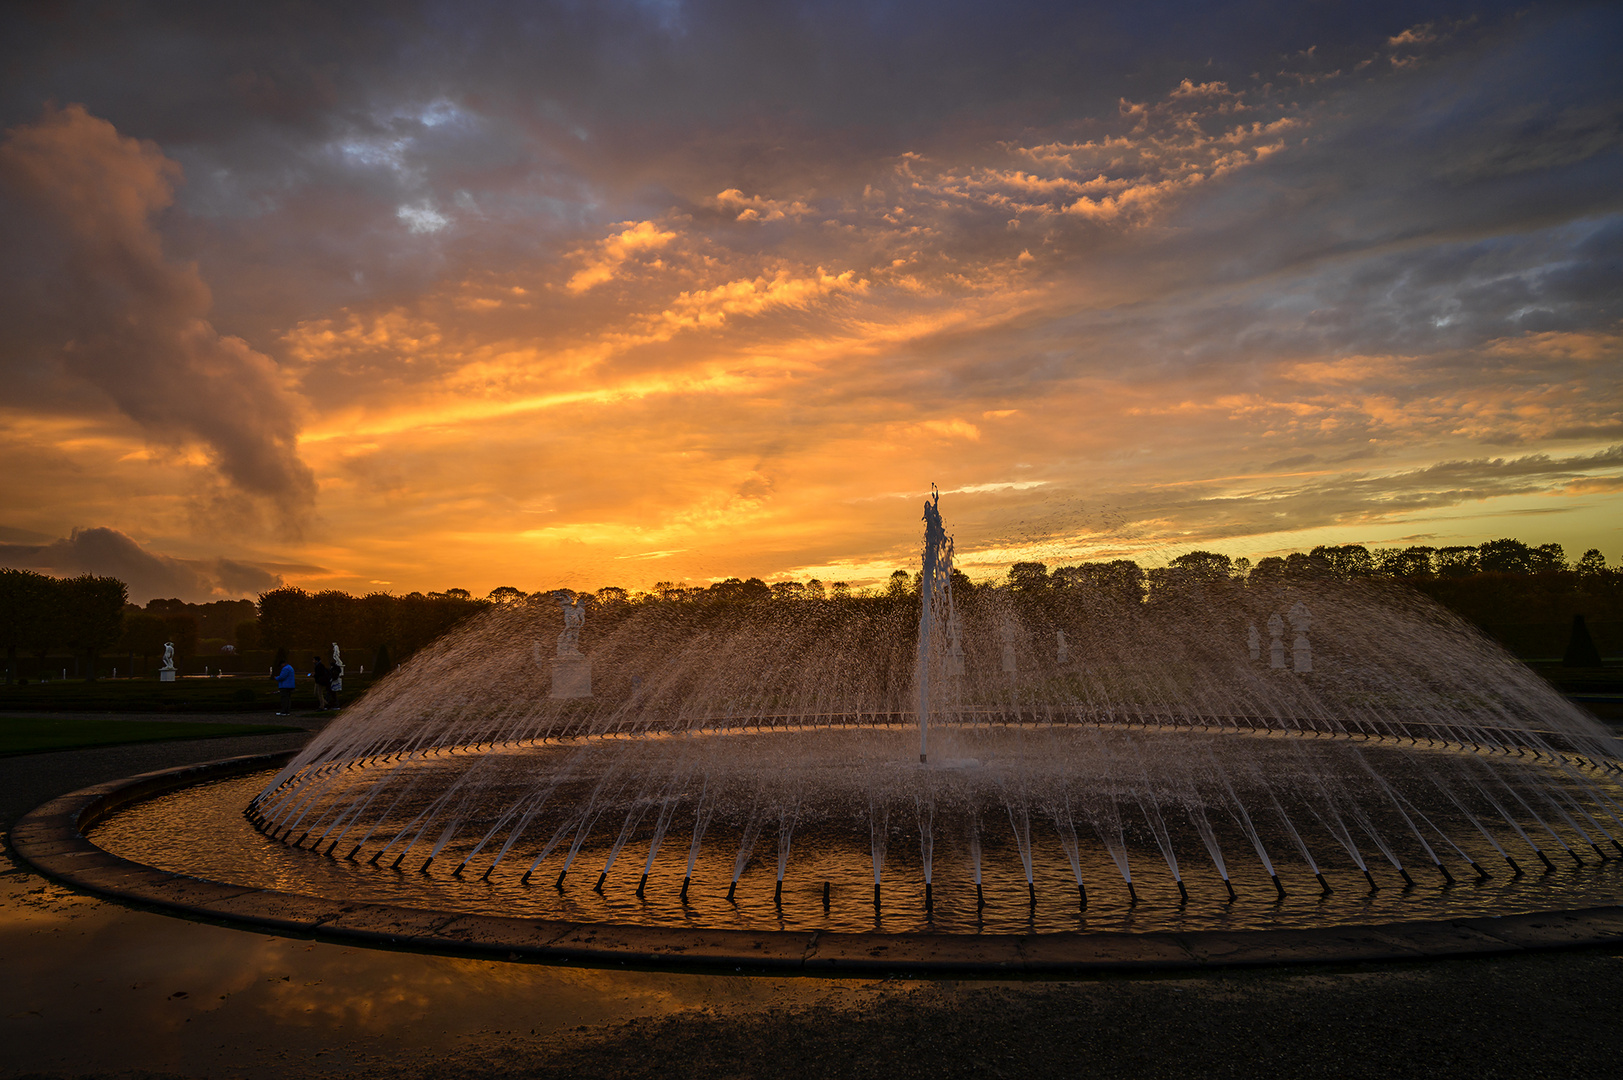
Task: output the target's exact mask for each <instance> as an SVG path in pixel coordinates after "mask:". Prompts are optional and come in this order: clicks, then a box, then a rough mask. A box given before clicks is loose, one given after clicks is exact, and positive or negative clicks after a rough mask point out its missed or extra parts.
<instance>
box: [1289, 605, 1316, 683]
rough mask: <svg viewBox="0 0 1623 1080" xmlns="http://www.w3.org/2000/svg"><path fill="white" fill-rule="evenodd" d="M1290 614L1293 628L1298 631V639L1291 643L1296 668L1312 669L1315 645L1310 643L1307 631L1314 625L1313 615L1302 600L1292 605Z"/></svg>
mask: <svg viewBox="0 0 1623 1080" xmlns="http://www.w3.org/2000/svg"><path fill="white" fill-rule="evenodd" d="M1289 614H1290V620H1291V629H1292V630H1294V631H1296V640H1295V641H1293V642H1292V643H1291V657H1292V659H1293V660H1294V661H1295V663H1296V670H1297V671H1312V670H1313V646H1312V645H1310V644H1309V643H1308V640H1307V631H1308V627H1310V626H1312V625H1313V616H1312V615H1310V614H1309V613H1308V610H1307V605H1305V604H1303V603H1302V602H1301V601H1300V600H1298V601H1296V603H1294V604H1292V605H1291V609H1290V612H1289Z"/></svg>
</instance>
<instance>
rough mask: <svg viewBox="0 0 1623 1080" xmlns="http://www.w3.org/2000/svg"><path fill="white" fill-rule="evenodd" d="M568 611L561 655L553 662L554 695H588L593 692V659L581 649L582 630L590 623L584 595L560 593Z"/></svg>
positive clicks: (560, 639)
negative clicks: (570, 597) (587, 656)
mask: <svg viewBox="0 0 1623 1080" xmlns="http://www.w3.org/2000/svg"><path fill="white" fill-rule="evenodd" d="M556 598H557V601H558V607H559V608H560V609H562V611H563V613H564V632H563V633H561V634H559V635H558V656H557V659H555V660H554V661H553V662H552V696H553V697H555V698H588V697H591V696H592V662H591V661H590V660H588V659H586V657H585V655H584V654H582V653H581V651H580V631H581V628H582V627H584V626H585V625H586V600H585V598H584V597H580V596H577V597H574V598H573V599H568V598H567V594H566V593H562V592H559V593H557V594H556Z"/></svg>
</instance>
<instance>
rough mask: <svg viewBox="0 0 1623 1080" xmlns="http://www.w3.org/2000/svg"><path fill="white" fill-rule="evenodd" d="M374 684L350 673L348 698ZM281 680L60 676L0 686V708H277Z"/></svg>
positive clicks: (312, 700)
mask: <svg viewBox="0 0 1623 1080" xmlns="http://www.w3.org/2000/svg"><path fill="white" fill-rule="evenodd" d="M371 685H372V679H371V677H370V676H364V675H363V676H355V677H351V676H348V675H346V676H344V691H343V693H342V695H341V697H342V699H343V703H344V704H345V705H349V704H352V703H354V702H355V700H356V699H357V698H359V697H360V696H361V694H362V693H364V692H365V691H366V688H367V687H369V686H371ZM278 700H279V699H278V697H277V694H276V685H275V684H274V683H273V682H271V680H270V678H269V677H256V678H244V679H202V678H184V679H180V680H177V681H176V682H172V683H162V682H159V681H158V680H157V679H101V680H99V681H97V682H93V683H92V682H82V681H80V680H78V679H57V680H53V681H51V682H43V683H42V682H30V683H29V684H28V685H27V686H3V685H0V713H5V712H19V713H28V714H30V715H34V714H39V713H52V712H119V713H239V712H266V713H269V712H275V711H276V706H277V703H278ZM315 705H316V697H315V689H314V688H313V687H312V686H311V685H310V680H309V679H301V680H299V686H298V688H297V689H295V690H294V692H293V708H294V709H295V710H298V711H303V710H305V709H313V708H315Z"/></svg>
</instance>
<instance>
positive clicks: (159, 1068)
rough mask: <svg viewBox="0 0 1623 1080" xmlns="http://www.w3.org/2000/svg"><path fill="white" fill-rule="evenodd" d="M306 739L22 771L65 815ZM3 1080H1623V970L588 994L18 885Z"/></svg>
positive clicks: (4, 1000)
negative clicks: (112, 794)
mask: <svg viewBox="0 0 1623 1080" xmlns="http://www.w3.org/2000/svg"><path fill="white" fill-rule="evenodd" d="M305 737H306V736H303V735H297V736H294V735H287V736H261V737H253V738H242V739H214V740H208V741H202V742H195V743H193V742H187V743H163V744H148V745H145V746H135V747H124V748H108V749H100V750H85V751H75V752H70V753H56V754H40V755H32V756H28V757H19V758H9V759H3V760H0V827H5V828H9V827H10V825H11V823H12V822H13V821H15V820H16V818H17V817H18V816H19V815H20V814H21V813H23V812H25V811H27V810H28V809H31V808H32V807H33V806H34V805H36V804H37V803H39V802H42V801H44V800H45V799H47V798H49V797H51V796H54V795H56V794H60V793H62V792H65V791H70V790H73V789H74V788H77V787H82V786H84V785H86V784H91V783H96V782H99V781H102V780H107V779H114V778H117V777H120V776H127V775H130V774H133V773H137V772H142V771H145V770H148V769H156V768H164V767H167V766H170V765H177V764H183V763H185V762H188V761H198V760H208V759H211V758H216V757H227V756H230V755H233V754H240V753H251V752H254V751H261V750H273V749H280V748H283V747H286V746H290V745H297V744H298V742H299V741H300V740H302V739H303V738H305ZM0 975H3V978H0V1076H4V1077H31V1076H39V1077H52V1078H55V1077H85V1076H95V1077H102V1076H108V1077H111V1076H139V1077H158V1076H164V1077H168V1076H176V1077H237V1076H241V1077H281V1076H293V1077H337V1076H381V1077H402V1078H406V1077H411V1078H417V1077H424V1078H427V1077H434V1078H439V1077H445V1078H452V1077H475V1078H478V1077H519V1076H558V1077H564V1076H570V1077H595V1076H603V1077H649V1078H656V1077H657V1078H661V1080H665V1078H670V1077H684V1076H703V1077H705V1078H706V1080H723V1078H729V1077H755V1076H776V1075H787V1076H795V1077H804V1078H821V1077H885V1078H901V1077H913V1076H918V1077H960V1076H961V1077H971V1076H973V1077H999V1076H1033V1077H1034V1076H1048V1075H1060V1076H1088V1077H1124V1078H1125V1077H1132V1078H1138V1080H1142V1078H1154V1077H1177V1078H1179V1080H1187V1078H1191V1077H1231V1076H1232V1077H1255V1076H1292V1077H1296V1076H1302V1077H1308V1076H1325V1077H1409V1076H1413V1077H1425V1078H1427V1080H1437V1078H1440V1077H1453V1076H1472V1077H1507V1078H1509V1077H1517V1078H1522V1077H1616V1076H1620V1075H1623V1016H1620V1012H1623V950H1591V951H1582V952H1569V953H1545V954H1537V955H1526V956H1515V957H1504V958H1498V959H1463V960H1447V961H1438V962H1431V963H1425V964H1402V965H1383V966H1361V967H1339V968H1335V967H1320V968H1290V969H1271V970H1255V971H1232V972H1227V973H1223V974H1217V975H1212V974H1202V975H1198V976H1186V975H1179V976H1167V977H1159V978H1122V977H1115V978H1112V977H1103V978H1091V979H1086V980H1070V981H1007V982H995V981H971V980H951V981H948V980H937V981H900V980H832V979H829V980H823V979H814V978H773V977H765V976H751V975H739V976H729V975H725V974H716V973H682V972H669V971H661V972H639V971H626V970H587V969H579V970H577V969H572V968H570V967H567V966H552V967H549V966H541V965H531V964H516V963H493V962H489V961H481V960H464V959H456V958H448V957H435V956H421V955H415V954H411V953H402V952H388V951H381V950H369V949H358V948H353V947H346V946H339V945H328V944H322V943H316V942H310V941H303V940H297V939H288V938H279V937H274V936H270V935H264V934H256V933H250V932H245V931H239V930H230V929H225V928H222V927H217V926H211V925H206V924H201V923H192V922H187V921H184V920H180V919H175V918H170V917H168V916H164V915H157V914H151V913H146V912H139V911H131V910H127V909H124V908H121V907H118V906H116V905H112V904H107V903H103V902H101V901H98V900H94V899H91V898H88V897H82V896H77V895H74V894H72V893H69V892H67V891H66V890H63V889H60V888H58V887H56V886H54V885H51V884H50V883H48V882H45V881H43V880H41V879H40V878H38V877H36V876H34V875H33V874H31V873H29V872H27V871H26V870H23V869H22V868H20V867H19V866H18V865H17V864H16V863H15V862H14V861H12V860H11V859H10V856H9V852H7V853H6V855H5V857H4V860H3V861H0Z"/></svg>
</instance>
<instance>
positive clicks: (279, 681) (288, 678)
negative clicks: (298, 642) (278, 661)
mask: <svg viewBox="0 0 1623 1080" xmlns="http://www.w3.org/2000/svg"><path fill="white" fill-rule="evenodd" d="M297 679H298V676H296V675H294V674H293V665H292V664H289V663H286V662H285V661H284V662H283V664H282V670H281V671H278V672H277V673H276V689H277V690H279V691H280V692H281V695H282V706H281V708H280V709H279V710H278V711H277V713H276V715H277V716H287V715H288V714H289V713H291V712H292V711H293V685H294V683H295V682H296V681H297Z"/></svg>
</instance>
